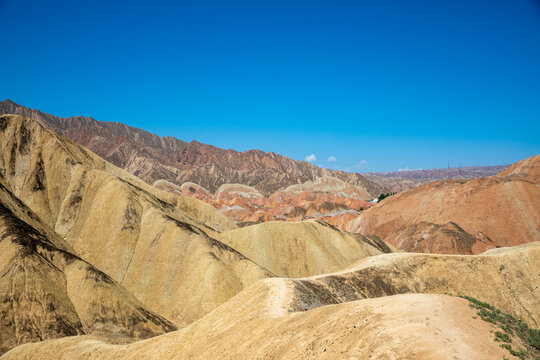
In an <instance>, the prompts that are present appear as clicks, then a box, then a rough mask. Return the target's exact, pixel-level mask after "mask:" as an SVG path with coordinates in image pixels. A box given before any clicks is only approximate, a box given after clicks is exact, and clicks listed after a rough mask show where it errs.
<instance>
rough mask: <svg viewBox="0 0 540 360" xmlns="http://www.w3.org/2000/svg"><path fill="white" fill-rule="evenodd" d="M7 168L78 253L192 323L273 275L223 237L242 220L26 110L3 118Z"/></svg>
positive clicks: (0, 150)
mask: <svg viewBox="0 0 540 360" xmlns="http://www.w3.org/2000/svg"><path fill="white" fill-rule="evenodd" d="M0 154H1V157H0V175H2V176H3V177H4V178H5V180H6V186H7V187H8V188H9V189H10V190H11V191H12V192H13V193H14V195H15V196H16V197H18V198H19V199H20V200H22V201H23V202H24V203H26V204H27V205H28V206H29V207H30V208H31V209H32V211H33V212H34V213H36V214H37V215H38V216H39V218H41V219H42V221H43V222H44V223H45V224H46V225H48V226H50V227H51V228H52V229H54V231H56V233H58V234H59V235H60V236H61V237H63V238H65V240H66V242H67V244H68V245H69V246H70V248H72V249H73V251H74V253H75V254H76V255H78V256H80V257H81V258H82V259H84V260H86V261H88V262H89V263H91V264H92V265H94V266H96V267H97V268H98V269H100V270H102V271H103V272H105V273H107V274H108V275H110V276H111V278H112V279H114V280H115V281H117V282H119V283H121V284H122V285H123V286H125V287H126V288H127V289H128V290H129V291H130V292H131V293H132V294H133V295H135V297H137V298H138V299H139V300H141V301H142V302H143V303H144V304H145V305H146V306H147V307H148V308H149V309H151V310H153V311H155V312H157V313H159V314H161V315H163V316H165V317H167V318H168V319H170V320H172V321H173V322H175V323H176V324H177V325H180V326H184V325H186V324H189V323H191V322H192V321H194V320H196V319H198V318H200V317H201V316H203V315H204V314H206V313H208V312H209V311H211V310H212V309H214V308H215V307H216V306H218V305H220V304H221V303H223V302H225V301H227V300H228V299H229V298H231V297H232V296H234V295H235V294H236V293H238V292H239V291H241V290H242V289H243V288H244V287H246V286H247V285H250V284H252V283H253V282H255V281H256V280H258V279H261V278H265V277H268V276H272V274H271V273H270V272H269V271H267V270H266V269H263V268H261V267H260V266H258V265H257V264H255V263H253V262H252V261H251V260H249V259H247V258H246V257H245V256H243V255H241V254H240V253H238V252H237V251H235V250H233V249H232V248H230V247H228V246H226V245H224V244H223V243H221V242H219V241H217V240H215V237H216V236H217V235H218V233H219V231H221V230H228V229H233V228H235V227H236V225H235V224H234V223H232V222H231V221H230V220H228V219H227V218H226V217H225V216H223V215H222V214H221V213H219V212H218V211H217V210H215V209H214V208H212V207H211V206H210V205H207V204H205V203H203V202H201V201H199V200H195V199H188V198H183V197H180V196H176V195H172V194H168V193H165V192H162V191H160V190H157V189H155V188H153V187H152V186H150V185H148V184H146V183H144V182H143V181H141V180H139V179H137V178H136V177H134V176H133V175H130V174H128V173H127V172H125V171H124V170H121V169H119V168H117V167H115V166H113V165H111V164H109V163H107V162H106V161H104V160H103V159H101V158H99V157H98V156H96V155H95V154H93V153H92V152H90V151H89V150H87V149H85V148H83V147H81V146H79V145H77V144H75V143H73V142H71V141H69V140H67V139H65V138H62V137H60V136H58V135H56V134H55V133H53V132H51V131H49V130H47V129H46V128H44V127H43V126H42V125H41V124H39V123H38V122H36V121H34V120H31V119H27V118H24V117H21V116H14V115H5V116H1V117H0Z"/></svg>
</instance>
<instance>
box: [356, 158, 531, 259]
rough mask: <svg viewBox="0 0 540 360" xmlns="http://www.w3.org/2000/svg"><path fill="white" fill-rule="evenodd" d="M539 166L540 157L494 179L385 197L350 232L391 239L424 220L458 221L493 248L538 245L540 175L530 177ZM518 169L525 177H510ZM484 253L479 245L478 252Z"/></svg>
mask: <svg viewBox="0 0 540 360" xmlns="http://www.w3.org/2000/svg"><path fill="white" fill-rule="evenodd" d="M525 163H526V164H527V168H528V169H529V170H527V171H526V173H523V170H517V169H520V168H521V165H520V164H525ZM539 167H540V155H538V156H534V157H532V158H528V159H525V160H522V161H521V162H518V163H517V164H515V165H513V166H512V167H510V168H509V169H507V170H505V171H503V172H502V173H501V174H500V175H496V176H492V177H489V178H482V179H474V180H468V181H441V182H437V183H432V184H428V185H424V186H421V187H419V188H416V189H413V190H409V191H407V192H404V193H400V194H397V195H394V196H391V197H389V198H387V199H384V200H383V201H382V202H381V203H380V204H378V205H377V206H374V207H372V208H370V209H368V210H366V211H365V212H364V213H363V214H362V215H361V216H360V217H359V218H357V219H355V220H353V221H352V222H351V223H350V224H349V225H347V229H348V230H350V231H353V232H360V233H362V234H375V235H377V236H379V237H380V238H381V239H383V240H386V239H387V237H388V236H389V235H390V234H391V233H392V232H394V231H396V230H398V229H403V228H407V227H409V226H412V225H415V224H418V223H419V222H422V221H425V222H430V223H435V224H445V223H448V222H453V223H455V224H457V225H459V226H460V227H461V228H463V230H465V231H466V232H468V233H469V234H476V233H477V232H482V233H484V234H485V235H486V236H487V237H488V238H489V239H491V240H492V241H493V245H494V246H513V245H518V244H523V243H527V242H531V241H538V240H540V187H539V186H538V182H537V177H536V176H534V175H530V176H529V175H526V174H534V173H535V171H538V168H539ZM517 171H519V172H520V173H521V175H518V174H515V173H514V174H512V173H511V172H517ZM523 174H525V175H523ZM507 175H508V176H507ZM388 241H389V242H390V243H391V244H392V245H396V244H395V243H392V242H391V239H388ZM473 250H474V248H473ZM482 250H483V248H482V246H478V251H482ZM411 251H416V250H415V249H414V248H413V249H411Z"/></svg>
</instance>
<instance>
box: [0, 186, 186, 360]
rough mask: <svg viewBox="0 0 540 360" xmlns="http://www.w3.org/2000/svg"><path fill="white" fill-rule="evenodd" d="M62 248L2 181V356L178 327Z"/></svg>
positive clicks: (134, 336) (142, 335)
mask: <svg viewBox="0 0 540 360" xmlns="http://www.w3.org/2000/svg"><path fill="white" fill-rule="evenodd" d="M23 219H25V220H26V221H28V222H26V221H25V220H23ZM29 223H32V224H34V226H32V225H30V224H29ZM66 249H69V246H68V245H67V244H65V243H64V241H63V239H62V238H60V237H58V236H57V235H56V234H54V232H53V231H52V230H51V229H49V228H48V227H47V226H45V225H43V224H41V223H40V222H39V219H38V218H37V216H35V214H33V213H32V212H31V211H30V209H28V208H27V207H26V206H25V205H24V204H23V203H22V202H20V201H19V200H18V199H17V198H15V197H14V196H13V195H12V194H11V193H10V192H9V191H8V190H7V189H6V188H5V187H4V185H3V181H2V179H1V178H0V314H1V316H0V354H1V353H3V352H5V351H7V350H9V349H10V348H13V347H15V346H16V345H19V344H22V343H26V342H32V341H41V340H46V339H52V338H58V337H63V336H72V335H80V334H93V335H99V336H102V337H105V338H107V339H108V341H128V340H135V339H142V338H147V337H152V336H156V335H160V334H163V333H165V332H167V331H171V330H175V329H176V327H175V326H174V325H173V324H172V323H171V322H169V321H168V320H166V319H165V318H163V317H161V316H159V315H157V314H155V313H152V312H151V311H149V310H147V309H146V308H145V307H144V305H143V304H142V303H141V302H140V301H138V300H137V299H135V298H134V297H133V296H132V295H131V294H129V293H128V292H127V291H126V290H125V289H124V288H123V287H122V286H120V285H119V284H118V283H117V282H115V281H114V280H112V279H111V278H110V277H109V276H107V275H106V274H104V273H102V272H101V271H99V270H97V269H96V268H94V267H93V266H92V265H90V264H88V263H86V262H85V261H83V260H81V259H80V258H78V257H77V256H75V255H73V254H72V253H71V252H69V251H67V250H66Z"/></svg>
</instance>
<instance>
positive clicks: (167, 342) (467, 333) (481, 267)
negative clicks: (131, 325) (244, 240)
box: [4, 243, 540, 359]
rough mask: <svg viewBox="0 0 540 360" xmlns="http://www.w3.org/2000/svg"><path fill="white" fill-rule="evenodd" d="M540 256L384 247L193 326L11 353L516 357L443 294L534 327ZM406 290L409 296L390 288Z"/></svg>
mask: <svg viewBox="0 0 540 360" xmlns="http://www.w3.org/2000/svg"><path fill="white" fill-rule="evenodd" d="M539 257H540V244H539V243H532V244H528V245H523V246H520V247H516V248H509V249H499V250H497V251H494V252H491V253H489V254H486V255H476V256H449V255H425V254H404V253H399V254H386V255H380V256H375V257H371V258H369V259H366V260H362V261H360V262H359V263H357V264H355V265H353V266H351V267H350V268H349V269H347V270H344V271H341V272H338V273H334V274H327V275H321V276H314V277H310V278H305V279H282V278H277V279H266V280H262V281H259V282H257V283H256V284H254V285H252V286H251V287H249V288H247V289H246V290H244V291H242V292H240V293H239V294H238V295H236V296H235V297H233V298H232V299H231V300H229V301H228V302H226V303H225V304H223V305H222V306H220V307H218V308H217V309H216V310H214V311H213V312H211V313H210V314H208V315H206V316H205V317H203V318H202V319H200V320H198V321H197V322H195V323H193V324H192V325H190V326H189V327H186V328H184V329H181V330H179V331H175V332H172V333H169V334H165V335H162V336H158V337H155V338H152V339H148V340H144V341H139V342H136V343H133V344H128V345H110V344H107V343H105V342H99V341H94V340H89V339H85V338H84V337H73V338H65V339H60V340H53V341H47V342H43V343H38V344H27V345H23V346H21V347H18V348H16V349H14V350H12V351H11V352H10V353H8V354H6V356H5V357H4V358H5V359H26V358H32V357H33V356H36V355H37V354H39V356H40V357H42V358H45V359H46V358H53V357H54V358H58V359H78V358H85V359H135V358H137V359H152V358H160V359H177V358H183V359H187V358H190V359H209V358H216V357H219V358H220V359H238V358H241V359H259V358H265V359H282V358H287V359H310V358H329V359H333V358H361V359H363V358H369V357H370V356H371V357H373V358H395V359H449V358H455V359H499V358H500V359H502V358H503V357H507V358H511V356H510V355H509V353H508V352H506V351H505V350H504V349H502V348H501V347H500V346H499V343H497V342H495V341H494V340H493V339H494V335H493V333H492V330H493V328H492V327H490V324H489V323H487V322H485V321H483V320H481V319H480V318H479V317H478V316H477V315H476V310H475V309H473V308H471V307H470V306H469V302H468V301H466V300H464V299H461V298H458V297H453V296H448V295H441V294H443V293H445V292H447V293H453V294H465V295H470V296H474V297H477V298H478V299H480V300H482V301H487V302H491V303H492V304H493V305H495V306H497V307H499V308H501V309H507V310H509V311H510V312H511V313H512V314H514V315H515V316H517V317H518V318H522V319H523V320H525V321H527V322H528V323H529V324H530V325H531V326H534V324H537V323H538V321H539V312H540V309H539V308H538V302H537V301H536V299H538V296H539V295H540V294H538V291H539V290H538V278H537V275H538V272H539V270H540V269H539V264H540V262H539V261H538V260H539ZM411 292H425V293H436V294H411ZM399 293H406V294H402V295H397V296H387V295H393V294H399ZM505 311H506V310H505Z"/></svg>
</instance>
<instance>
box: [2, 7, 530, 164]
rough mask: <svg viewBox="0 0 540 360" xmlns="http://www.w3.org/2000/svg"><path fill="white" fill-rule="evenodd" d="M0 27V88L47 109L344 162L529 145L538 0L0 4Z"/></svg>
mask: <svg viewBox="0 0 540 360" xmlns="http://www.w3.org/2000/svg"><path fill="white" fill-rule="evenodd" d="M0 34H2V54H1V55H0V59H1V60H0V78H1V79H2V80H1V82H0V99H4V98H10V99H11V100H13V101H15V102H17V103H20V104H22V105H24V106H29V107H32V108H38V109H40V110H42V111H45V112H49V113H53V114H55V115H59V116H71V115H86V116H92V117H94V118H96V119H98V120H103V121H119V122H123V123H126V124H128V125H132V126H136V127H140V128H144V129H146V130H149V131H151V132H154V133H157V134H159V135H170V136H175V137H177V138H179V139H182V140H186V141H191V140H193V139H195V140H197V141H200V142H204V143H209V144H213V145H216V146H219V147H223V148H233V149H236V150H247V149H252V148H259V149H262V150H264V151H273V152H277V153H280V154H283V155H287V156H290V157H292V158H294V159H298V160H303V159H305V158H306V157H307V156H309V155H312V154H313V155H315V156H314V157H312V159H313V160H314V159H315V158H316V160H314V162H315V163H316V164H318V165H320V166H323V167H329V168H340V169H348V170H351V171H387V170H388V171H390V170H397V169H400V168H411V169H416V168H434V167H446V166H447V163H448V161H450V164H451V165H454V166H457V165H458V164H460V163H461V164H462V165H463V166H467V165H496V164H505V163H511V162H515V161H517V160H520V159H522V158H524V157H528V156H532V155H535V154H538V153H540V136H539V134H540V3H539V1H537V0H512V1H508V0H505V1H497V0H493V1H474V0H467V1H460V0H455V1H436V0H430V1H414V0H413V1H384V0H383V1H315V0H313V1H294V0H287V1H279V0H276V1H253V0H251V1H204V0H193V1H157V0H156V1H99V0H97V1H85V2H83V1H61V0H47V1H26V0H16V1H15V0H0ZM331 158H333V159H335V161H328V159H331Z"/></svg>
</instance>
